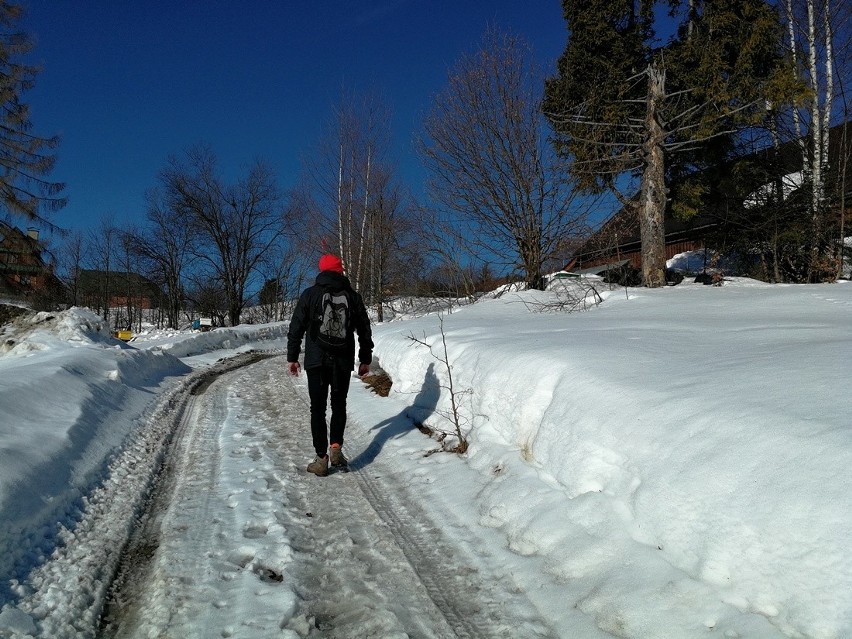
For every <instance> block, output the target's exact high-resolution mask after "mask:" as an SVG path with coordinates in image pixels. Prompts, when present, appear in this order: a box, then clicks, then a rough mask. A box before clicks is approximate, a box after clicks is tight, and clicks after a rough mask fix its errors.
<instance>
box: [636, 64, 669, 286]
mask: <svg viewBox="0 0 852 639" xmlns="http://www.w3.org/2000/svg"><path fill="white" fill-rule="evenodd" d="M665 83H666V75H665V71H664V70H661V69H659V68H657V67H656V65H654V64H651V65H650V66H649V67H648V103H647V110H646V112H645V136H646V137H645V143H644V149H643V151H644V156H645V168H644V171H643V173H642V191H641V202H640V205H639V231H640V236H641V239H642V279H643V280H644V283H645V286H647V287H649V288H657V287H660V286H665V285H666V235H665V221H664V216H665V210H666V179H665V167H666V165H665V152H664V149H663V142H664V141H665V132H664V131H663V128H662V126H661V125H660V121H659V118H658V116H657V107H658V104H659V103H660V101H662V99H663V97H664V95H665Z"/></svg>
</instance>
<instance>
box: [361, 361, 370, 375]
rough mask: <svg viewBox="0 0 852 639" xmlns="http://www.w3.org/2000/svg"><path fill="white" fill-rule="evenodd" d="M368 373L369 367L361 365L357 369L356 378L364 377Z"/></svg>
mask: <svg viewBox="0 0 852 639" xmlns="http://www.w3.org/2000/svg"><path fill="white" fill-rule="evenodd" d="M369 372H370V365H369V364H361V365H360V366H359V367H358V377H364V375H367V374H368V373H369Z"/></svg>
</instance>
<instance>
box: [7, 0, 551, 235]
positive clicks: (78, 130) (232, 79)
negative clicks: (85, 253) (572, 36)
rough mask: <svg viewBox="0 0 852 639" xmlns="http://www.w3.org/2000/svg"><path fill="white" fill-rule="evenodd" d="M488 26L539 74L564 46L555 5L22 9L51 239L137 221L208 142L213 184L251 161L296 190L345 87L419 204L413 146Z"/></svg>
mask: <svg viewBox="0 0 852 639" xmlns="http://www.w3.org/2000/svg"><path fill="white" fill-rule="evenodd" d="M489 24H495V25H497V26H498V27H500V28H504V29H509V30H511V31H513V32H515V33H519V34H521V35H523V36H525V37H526V38H527V39H528V40H529V41H530V42H531V44H532V45H533V47H534V49H535V51H536V54H537V55H538V57H539V58H540V60H541V62H542V63H543V64H544V65H546V69H547V71H548V72H550V71H552V70H553V69H554V68H555V60H556V58H557V57H558V55H559V54H560V53H561V51H562V49H563V48H564V46H565V41H566V28H565V22H564V20H563V19H562V9H561V2H560V1H559V0H531V1H528V2H517V0H491V1H484V0H483V1H480V0H462V1H459V0H425V1H424V0H377V1H375V2H368V1H361V2H357V1H356V2H352V1H350V2H344V1H343V0H329V1H323V0H317V1H316V2H306V1H299V2H296V1H271V0H270V1H261V0H249V1H246V2H239V3H238V2H233V1H230V2H225V1H223V0H171V1H163V0H136V1H134V2H130V1H128V0H29V2H28V14H27V16H26V17H25V19H24V21H23V22H22V25H21V26H22V28H23V29H25V30H26V31H28V32H29V33H31V34H32V35H33V36H34V38H35V40H36V48H35V50H34V52H33V54H32V55H31V60H32V61H33V62H36V63H38V64H40V65H41V66H42V72H41V73H40V74H39V75H38V77H37V80H36V87H35V88H34V89H32V90H30V91H28V92H26V93H25V94H24V101H25V102H26V103H28V104H29V105H30V106H31V115H32V120H33V124H34V129H35V132H36V133H38V134H40V135H45V136H47V135H53V134H58V135H60V136H61V139H62V142H61V146H60V147H59V149H58V156H59V159H58V163H57V166H56V169H55V170H54V171H53V173H52V174H51V178H52V179H53V180H56V181H61V182H65V183H66V184H67V190H66V195H67V196H68V198H69V203H68V205H67V206H66V207H65V208H64V209H62V210H61V211H59V212H58V213H56V214H54V215H53V216H52V218H51V219H52V221H53V222H54V223H56V224H57V225H58V226H60V227H63V228H69V229H80V230H83V231H85V230H88V229H92V228H95V227H97V226H98V225H99V224H100V222H101V220H103V219H105V218H111V219H112V220H113V221H114V222H115V223H116V224H117V225H119V226H124V225H128V224H133V223H139V222H141V221H143V220H144V211H145V202H144V193H145V191H146V189H148V188H150V187H152V186H154V185H155V183H156V176H157V173H158V171H159V170H160V169H161V168H162V167H163V166H164V165H165V163H166V161H167V159H168V157H169V156H170V155H177V154H180V153H182V151H183V150H184V149H186V148H187V147H189V146H191V145H193V144H195V143H198V142H204V143H207V144H209V145H210V146H211V147H212V149H213V151H214V152H215V153H216V155H217V156H218V158H219V160H220V164H221V166H222V169H223V171H225V172H226V173H231V174H236V173H237V172H238V171H241V169H243V168H245V167H246V166H247V165H249V164H250V163H251V162H252V161H254V160H255V159H257V158H262V159H264V160H265V161H267V162H268V163H269V164H270V165H271V166H272V167H273V168H274V169H275V170H276V172H277V176H278V183H279V185H280V186H281V187H282V188H284V189H287V188H289V187H291V186H293V185H294V184H295V182H296V178H297V175H298V171H299V165H300V158H301V157H303V156H304V155H305V154H307V153H309V152H310V149H311V147H312V146H313V145H316V144H317V143H318V142H319V141H320V139H321V137H322V134H323V131H324V130H325V128H326V125H327V122H328V119H329V117H330V112H331V108H332V106H333V105H334V104H335V103H336V102H337V101H338V99H339V96H340V94H341V87H342V86H346V87H349V88H352V89H355V90H358V91H365V92H366V91H377V92H379V93H380V94H381V95H382V96H383V97H384V100H385V102H386V103H387V104H388V105H389V106H390V108H391V109H392V111H393V114H394V115H393V117H394V120H393V124H394V131H393V136H394V150H395V156H396V158H397V159H398V161H399V163H400V175H401V177H402V179H403V180H404V181H405V182H406V183H408V184H409V186H410V187H411V188H412V189H413V191H414V192H415V193H416V192H419V191H422V178H423V174H422V170H421V169H420V168H419V163H418V161H417V159H416V157H415V156H414V153H413V151H412V144H411V140H412V137H413V136H414V134H415V132H416V131H417V130H418V128H419V123H420V118H421V116H422V114H423V112H424V111H425V110H426V109H427V108H428V106H429V101H430V97H431V96H432V95H433V94H435V93H436V92H438V91H440V90H441V89H442V88H443V86H444V84H445V81H446V77H447V70H448V68H449V67H450V66H452V65H453V64H454V62H455V61H456V60H457V59H458V58H459V56H460V55H461V54H462V53H463V52H465V51H469V50H472V49H473V48H475V47H476V45H477V44H478V42H479V41H480V39H481V36H482V34H483V32H484V31H485V29H486V27H487V26H488V25H489Z"/></svg>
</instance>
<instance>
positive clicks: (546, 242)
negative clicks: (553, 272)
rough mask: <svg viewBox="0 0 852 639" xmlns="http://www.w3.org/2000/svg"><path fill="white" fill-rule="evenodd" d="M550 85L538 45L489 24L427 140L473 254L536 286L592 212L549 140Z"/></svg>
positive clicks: (438, 193)
mask: <svg viewBox="0 0 852 639" xmlns="http://www.w3.org/2000/svg"><path fill="white" fill-rule="evenodd" d="M541 86H542V81H541V79H540V76H539V74H538V73H537V71H536V70H535V68H534V66H533V65H532V63H531V54H530V49H529V47H528V45H527V44H526V43H525V42H523V41H522V40H521V39H520V38H518V37H515V36H511V35H507V34H502V33H499V32H497V31H496V30H493V29H492V30H489V31H487V32H486V34H485V37H484V39H483V43H482V46H481V48H480V49H479V50H478V51H477V52H475V53H474V54H472V55H466V56H464V57H463V58H462V59H461V60H460V61H459V63H458V64H457V65H456V66H455V67H454V68H453V70H452V71H451V73H450V77H449V82H448V85H447V86H446V88H445V89H444V90H443V91H442V92H441V93H440V94H439V95H438V96H437V97H436V98H435V100H434V102H433V104H432V108H431V110H430V111H429V113H428V115H427V117H426V121H425V138H424V139H423V140H422V142H421V145H420V147H421V150H422V153H423V155H424V158H425V161H426V165H427V167H428V169H429V171H430V180H429V187H430V194H431V196H432V197H433V198H434V199H435V200H436V201H437V202H439V203H441V204H442V205H443V206H444V207H445V208H446V209H448V210H449V211H452V212H453V213H454V214H455V216H456V222H457V224H458V225H459V226H460V227H461V229H462V233H463V234H464V236H465V238H466V242H467V244H468V245H469V246H470V247H471V249H472V250H473V252H474V253H475V254H477V255H479V256H480V257H481V258H482V259H484V260H487V261H499V262H503V263H504V264H508V265H511V266H512V267H514V268H516V269H518V270H519V271H521V272H522V273H523V277H524V279H525V281H526V282H527V284H528V285H529V286H530V287H533V288H541V287H542V286H543V274H542V266H543V264H544V263H545V262H546V261H547V260H548V259H549V258H550V257H551V255H552V254H553V253H554V251H556V250H557V247H558V245H559V244H560V242H562V241H563V239H564V238H565V237H566V236H570V235H573V234H576V233H579V232H581V230H582V229H583V228H584V226H585V225H584V221H585V217H586V212H587V207H585V206H583V205H581V202H580V200H579V199H577V198H575V197H574V195H573V191H572V189H571V185H570V184H569V183H568V182H567V176H568V172H567V171H566V170H565V166H564V163H563V161H562V160H560V158H559V157H558V156H557V155H556V153H555V152H554V151H553V149H552V147H551V145H550V144H549V143H548V141H547V139H546V130H545V126H544V124H545V123H544V118H543V116H542V114H541Z"/></svg>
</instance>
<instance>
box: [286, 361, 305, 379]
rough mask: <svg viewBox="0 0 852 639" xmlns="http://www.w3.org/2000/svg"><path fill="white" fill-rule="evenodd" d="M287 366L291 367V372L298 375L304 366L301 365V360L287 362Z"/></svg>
mask: <svg viewBox="0 0 852 639" xmlns="http://www.w3.org/2000/svg"><path fill="white" fill-rule="evenodd" d="M287 368H289V369H290V374H291V375H293V376H294V377H296V376H297V375H298V374H299V371H300V370H302V367H301V366H299V362H287Z"/></svg>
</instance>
